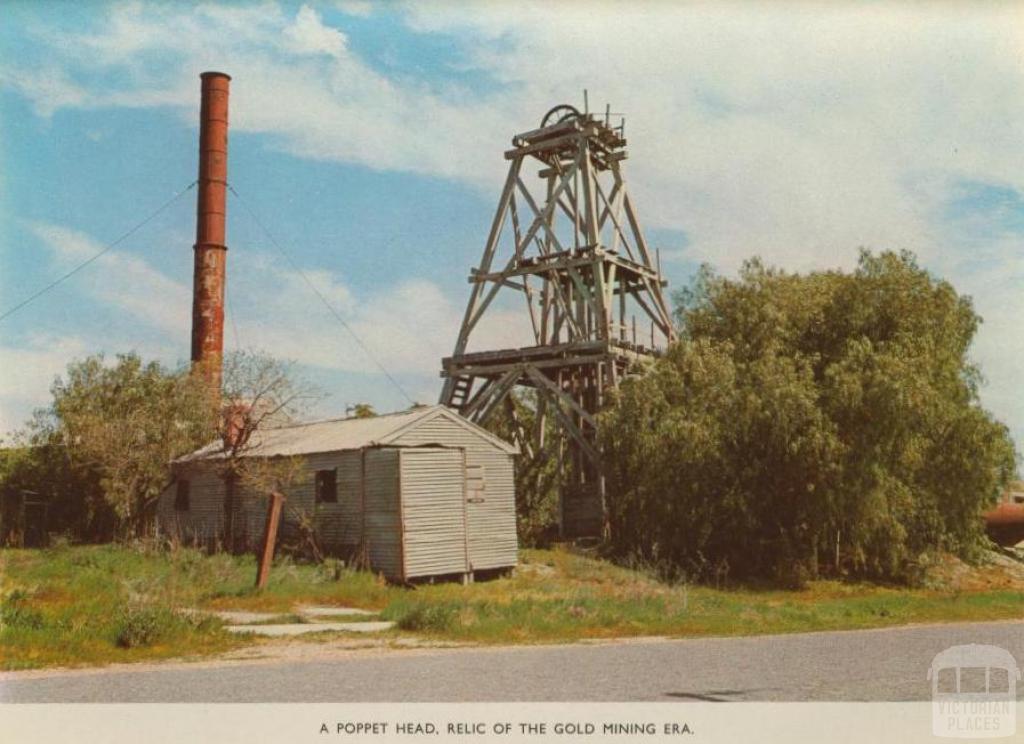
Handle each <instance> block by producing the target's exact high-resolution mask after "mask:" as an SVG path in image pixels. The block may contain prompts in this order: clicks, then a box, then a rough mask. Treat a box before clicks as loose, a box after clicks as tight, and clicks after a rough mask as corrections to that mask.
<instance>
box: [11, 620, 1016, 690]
mask: <svg viewBox="0 0 1024 744" xmlns="http://www.w3.org/2000/svg"><path fill="white" fill-rule="evenodd" d="M965 643H982V644H992V645H996V646H1001V647H1003V648H1005V649H1006V650H1008V651H1010V653H1012V654H1013V655H1014V657H1015V658H1016V659H1017V660H1018V664H1022V663H1024V622H1001V623H973V624H957V625H932V626H918V627H910V628H897V629H888V630H868V631H851V632H838V633H804V634H799V635H785V636H757V637H751V638H704V639H688V640H674V641H664V640H663V641H638V642H624V643H612V644H601V645H573V646H534V647H518V648H488V649H449V650H430V651H397V652H389V653H386V654H374V655H354V656H350V657H347V658H335V659H331V660H327V661H325V660H312V661H302V662H295V661H290V662H286V663H258V662H251V663H248V664H234V665H225V666H214V667H210V666H203V667H194V668H189V667H188V666H187V665H185V666H183V665H174V666H171V667H167V668H156V669H154V668H152V667H150V668H149V669H148V670H144V671H142V670H140V671H116V672H112V671H106V672H89V673H81V672H76V673H64V674H53V675H47V676H42V677H39V676H36V677H24V676H21V675H17V674H14V675H4V677H3V678H0V702H26V703H27V702H33V703H50V702H104V703H114V702H189V703H193V702H194V703H198V702H210V703H213V702H253V703H255V702H307V703H313V702H394V701H405V702H437V701H480V702H494V701H569V700H577V701H595V702H597V701H620V702H627V701H638V700H653V701H673V700H677V701H688V700H699V701H714V700H731V701H744V700H748V701H749V700H757V701H818V700H823V701H911V700H929V699H930V695H931V693H930V687H929V683H928V682H927V680H926V675H927V670H928V665H929V664H930V662H931V660H932V657H933V656H934V655H935V654H937V653H938V652H939V651H942V650H943V649H945V648H947V647H949V646H953V645H957V644H965ZM1017 689H1018V695H1019V696H1021V698H1022V699H1024V685H1019V686H1018V688H1017Z"/></svg>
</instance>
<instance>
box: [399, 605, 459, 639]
mask: <svg viewBox="0 0 1024 744" xmlns="http://www.w3.org/2000/svg"><path fill="white" fill-rule="evenodd" d="M458 613H459V608H458V607H455V606H453V605H448V604H426V603H418V604H414V605H412V607H410V608H407V609H405V611H403V612H401V614H400V616H399V618H398V621H397V625H398V627H399V628H401V629H402V630H413V631H420V632H424V633H430V632H435V633H439V632H442V631H446V630H450V629H451V628H452V627H453V626H454V625H455V621H456V619H457V618H458Z"/></svg>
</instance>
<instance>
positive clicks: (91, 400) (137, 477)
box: [28, 353, 217, 536]
mask: <svg viewBox="0 0 1024 744" xmlns="http://www.w3.org/2000/svg"><path fill="white" fill-rule="evenodd" d="M50 390H51V393H52V395H53V402H52V404H51V405H50V407H49V408H48V409H46V410H45V411H42V412H40V413H39V414H38V415H37V416H36V418H35V419H34V421H33V423H32V424H31V425H30V434H29V437H28V443H29V444H30V446H32V447H33V448H34V449H35V450H36V454H37V456H38V457H42V458H49V459H51V460H52V459H53V458H54V454H55V453H56V452H60V453H61V454H63V455H64V457H65V458H66V464H65V466H64V467H65V468H66V470H67V472H68V473H69V474H70V475H72V478H73V480H75V481H77V482H79V483H87V482H88V481H89V479H90V478H93V479H95V481H96V482H97V483H98V486H99V488H100V490H101V491H102V494H103V499H104V501H105V503H106V504H107V505H108V506H109V507H110V509H111V510H112V511H113V514H114V515H115V517H116V520H117V531H118V533H119V534H121V535H122V536H127V535H131V534H139V533H141V532H143V531H144V528H145V525H146V519H147V515H148V509H149V506H150V505H151V504H152V503H153V501H154V500H155V498H156V497H157V496H158V495H159V493H160V491H161V490H162V489H163V487H164V486H165V485H166V484H167V480H168V468H167V465H168V463H169V462H170V460H171V459H173V458H174V457H177V456H179V455H182V454H184V453H186V452H189V451H190V450H193V449H195V448H196V447H198V446H199V445H200V444H202V443H203V442H204V441H207V440H208V439H209V437H210V436H211V433H212V432H214V431H216V425H217V418H216V411H215V410H214V408H213V407H212V406H211V403H210V396H209V391H208V390H207V389H206V387H205V385H204V384H203V383H202V382H200V381H199V380H198V379H197V378H195V377H193V376H192V375H190V374H189V373H188V370H187V369H179V370H174V371H172V370H168V369H167V368H165V367H163V366H162V365H160V364H158V363H156V362H150V363H146V364H144V363H143V362H142V360H141V359H140V358H139V356H138V355H137V354H134V353H132V354H120V355H118V356H117V357H116V361H115V363H114V364H112V365H109V364H107V363H106V359H105V358H104V356H103V355H102V354H99V355H94V356H90V357H88V358H86V359H84V360H82V361H77V362H72V363H71V364H69V365H68V368H67V374H66V377H64V378H58V379H57V380H56V381H55V382H54V384H53V386H52V387H51V389H50ZM57 459H58V460H60V458H59V457H58V458H57ZM69 506H70V505H69ZM82 507H83V508H85V509H86V510H88V507H86V506H85V505H84V504H83V505H82Z"/></svg>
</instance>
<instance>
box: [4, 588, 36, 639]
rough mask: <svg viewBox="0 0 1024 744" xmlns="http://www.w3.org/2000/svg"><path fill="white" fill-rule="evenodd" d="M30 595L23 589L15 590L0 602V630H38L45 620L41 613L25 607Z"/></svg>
mask: <svg viewBox="0 0 1024 744" xmlns="http://www.w3.org/2000/svg"><path fill="white" fill-rule="evenodd" d="M30 596H31V595H30V593H29V592H27V591H25V590H24V589H15V590H13V591H12V592H10V594H8V595H7V596H6V597H5V598H3V600H2V601H0V630H2V629H4V628H20V629H27V630H40V629H41V628H42V627H43V626H44V625H45V624H46V620H45V618H44V617H43V615H42V613H41V612H38V611H36V610H33V609H32V608H30V607H26V606H25V603H26V600H28V599H29V597H30Z"/></svg>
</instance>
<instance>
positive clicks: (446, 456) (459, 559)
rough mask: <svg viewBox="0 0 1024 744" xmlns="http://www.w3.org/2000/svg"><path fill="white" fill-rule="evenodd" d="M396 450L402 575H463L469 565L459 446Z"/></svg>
mask: <svg viewBox="0 0 1024 744" xmlns="http://www.w3.org/2000/svg"><path fill="white" fill-rule="evenodd" d="M399 452H400V453H401V455H400V456H401V461H402V470H401V490H402V527H403V548H404V556H405V578H407V579H411V578H415V577H417V576H440V575H443V574H452V573H464V572H465V571H467V570H469V569H468V568H467V544H466V509H465V506H464V498H463V493H464V488H463V486H464V481H463V457H464V455H463V452H462V450H459V449H451V448H441V447H424V448H410V449H402V450H399Z"/></svg>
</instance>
